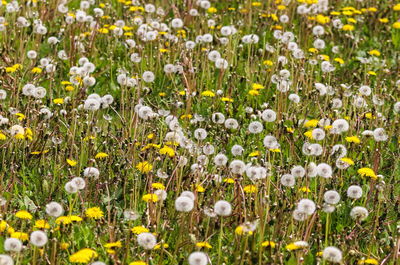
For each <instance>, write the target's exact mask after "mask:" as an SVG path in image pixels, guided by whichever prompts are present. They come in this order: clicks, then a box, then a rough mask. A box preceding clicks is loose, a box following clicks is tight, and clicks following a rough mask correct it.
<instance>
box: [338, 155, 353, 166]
mask: <svg viewBox="0 0 400 265" xmlns="http://www.w3.org/2000/svg"><path fill="white" fill-rule="evenodd" d="M340 161H343V162H345V163H346V164H349V165H350V166H352V165H354V161H353V160H352V159H351V158H348V157H342V158H340Z"/></svg>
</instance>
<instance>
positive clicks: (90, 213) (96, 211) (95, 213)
mask: <svg viewBox="0 0 400 265" xmlns="http://www.w3.org/2000/svg"><path fill="white" fill-rule="evenodd" d="M86 216H87V217H89V218H93V219H96V220H97V219H99V218H101V217H103V216H104V213H103V211H102V210H100V208H99V207H92V208H89V209H87V210H86Z"/></svg>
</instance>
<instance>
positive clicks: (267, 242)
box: [261, 240, 276, 248]
mask: <svg viewBox="0 0 400 265" xmlns="http://www.w3.org/2000/svg"><path fill="white" fill-rule="evenodd" d="M261 246H262V247H270V248H275V246H276V243H275V242H274V241H269V240H268V241H264V242H263V243H262V244H261Z"/></svg>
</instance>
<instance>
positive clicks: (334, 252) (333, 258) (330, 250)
mask: <svg viewBox="0 0 400 265" xmlns="http://www.w3.org/2000/svg"><path fill="white" fill-rule="evenodd" d="M322 257H323V258H324V259H326V260H327V261H330V262H333V263H340V262H341V261H342V251H340V249H338V248H337V247H326V248H324V251H323V252H322Z"/></svg>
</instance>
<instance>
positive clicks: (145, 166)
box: [136, 161, 153, 173]
mask: <svg viewBox="0 0 400 265" xmlns="http://www.w3.org/2000/svg"><path fill="white" fill-rule="evenodd" d="M152 168H153V166H152V165H151V164H150V163H149V162H147V161H144V162H140V163H139V164H137V165H136V169H138V170H139V171H140V172H142V173H149V172H150V171H151V169H152Z"/></svg>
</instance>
